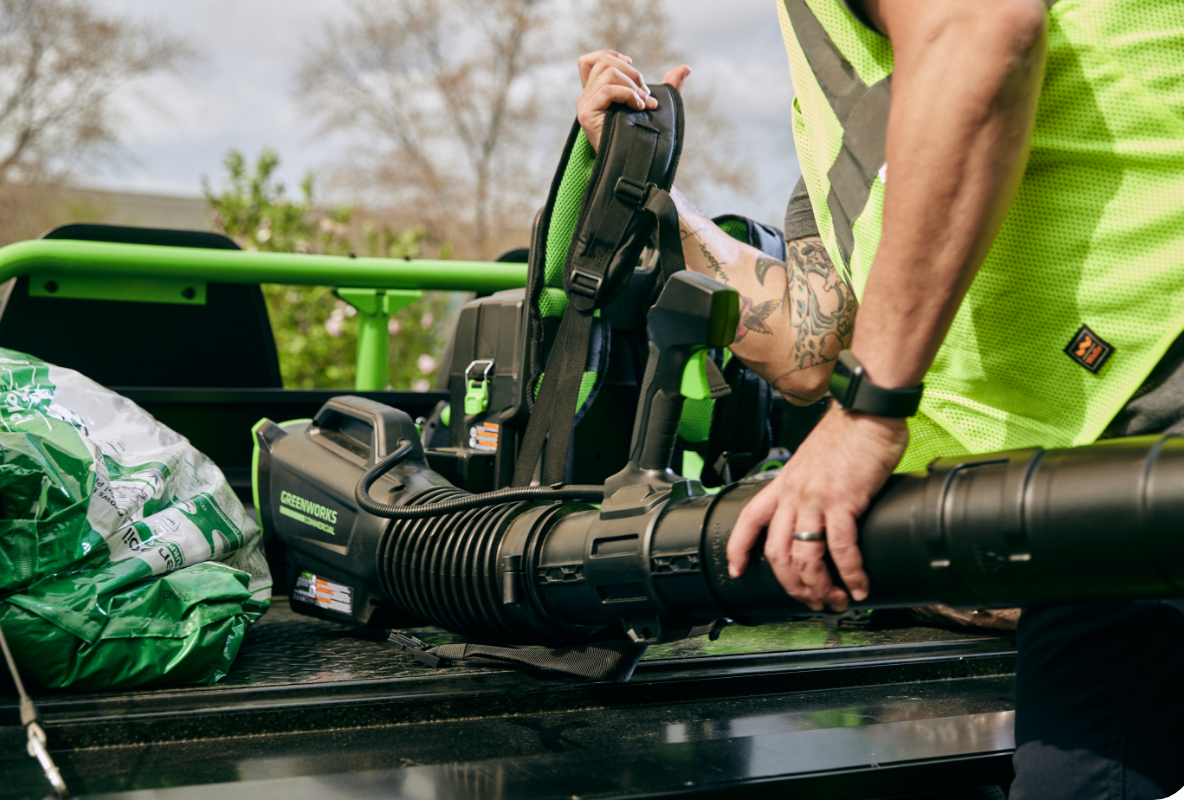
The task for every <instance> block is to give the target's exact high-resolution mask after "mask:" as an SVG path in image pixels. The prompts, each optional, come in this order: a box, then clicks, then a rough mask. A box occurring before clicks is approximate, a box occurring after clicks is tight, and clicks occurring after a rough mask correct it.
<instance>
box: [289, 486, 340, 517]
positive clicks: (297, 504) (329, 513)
mask: <svg viewBox="0 0 1184 800" xmlns="http://www.w3.org/2000/svg"><path fill="white" fill-rule="evenodd" d="M280 502H281V503H283V504H284V505H286V506H291V507H292V508H295V509H299V510H300V511H303V512H304V513H305V514H309V515H311V516H314V517H316V518H317V519H323V520H324V521H325V522H328V523H330V524H333V525H336V524H337V512H336V511H334V510H333V509H331V508H326V507H325V506H323V505H321V504H320V503H314V502H313V501H311V500H306V499H304V498H303V497H300V496H298V495H294V494H292V493H291V492H280Z"/></svg>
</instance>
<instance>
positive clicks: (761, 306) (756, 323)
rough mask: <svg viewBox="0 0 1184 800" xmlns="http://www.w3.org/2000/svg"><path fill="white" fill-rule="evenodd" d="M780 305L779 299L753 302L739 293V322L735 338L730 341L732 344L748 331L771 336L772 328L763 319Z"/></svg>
mask: <svg viewBox="0 0 1184 800" xmlns="http://www.w3.org/2000/svg"><path fill="white" fill-rule="evenodd" d="M780 306H781V301H780V300H766V301H765V302H763V303H754V302H752V299H751V298H748V297H744V296H743V295H741V296H740V324H739V325H737V326H736V338H735V339H734V340H733V341H732V344H736V342H739V341H740V340H742V339H743V338H744V337H745V336H747V335H748V334H749V333H750V332H751V333H763V334H765V335H766V336H772V335H773V329H772V328H770V327H769V323H767V322H765V320H766V319H768V318H769V316H770V315H772V313H773V312H774V311H776V310H777V309H778V308H779V307H780Z"/></svg>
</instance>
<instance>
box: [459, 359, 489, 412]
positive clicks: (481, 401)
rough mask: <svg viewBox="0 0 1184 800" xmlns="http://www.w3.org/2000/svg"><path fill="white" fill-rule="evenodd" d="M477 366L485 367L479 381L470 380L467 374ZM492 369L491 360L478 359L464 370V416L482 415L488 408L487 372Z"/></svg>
mask: <svg viewBox="0 0 1184 800" xmlns="http://www.w3.org/2000/svg"><path fill="white" fill-rule="evenodd" d="M478 364H484V365H485V371H484V372H482V373H481V380H479V381H478V380H472V379H470V378H469V374H470V373H471V372H472V371H473V367H475V366H477V365H478ZM491 369H493V359H491V358H479V359H477V360H476V361H474V362H473V363H472V364H469V366H468V367H466V368H465V414H468V415H470V416H471V415H473V414H482V413H484V412H485V411H486V410H487V409H488V408H489V371H490V370H491Z"/></svg>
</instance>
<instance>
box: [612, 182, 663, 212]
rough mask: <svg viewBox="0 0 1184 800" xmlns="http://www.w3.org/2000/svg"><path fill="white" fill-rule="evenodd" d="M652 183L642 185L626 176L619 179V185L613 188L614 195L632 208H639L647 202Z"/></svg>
mask: <svg viewBox="0 0 1184 800" xmlns="http://www.w3.org/2000/svg"><path fill="white" fill-rule="evenodd" d="M651 186H653V184H652V183H641V182H640V181H635V180H633V179H632V178H626V177H625V176H624V175H622V176H621V177H619V178H617V185H616V186H615V187H613V195H615V196H616V198H617V199H618V200H620V201H621V202H622V203H624V204H625V205H627V206H629V207H630V208H637V207H638V206H640V205H641V204H642V203H644V202H645V196H646V194H648V193H649V190H650V187H651Z"/></svg>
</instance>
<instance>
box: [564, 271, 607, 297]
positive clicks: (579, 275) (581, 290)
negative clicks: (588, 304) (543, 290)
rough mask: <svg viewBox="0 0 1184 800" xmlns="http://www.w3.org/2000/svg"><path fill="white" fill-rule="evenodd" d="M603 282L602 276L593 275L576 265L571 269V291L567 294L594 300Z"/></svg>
mask: <svg viewBox="0 0 1184 800" xmlns="http://www.w3.org/2000/svg"><path fill="white" fill-rule="evenodd" d="M603 282H604V277H603V276H601V275H595V274H593V273H591V272H588V271H586V270H582V269H579V268H578V267H577V268H576V269H573V270H572V271H571V291H570V292H569V294H572V295H575V296H576V297H582V298H584V299H585V300H591V301H593V302H595V301H596V296H597V295H598V294H600V285H601V284H602V283H603Z"/></svg>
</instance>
